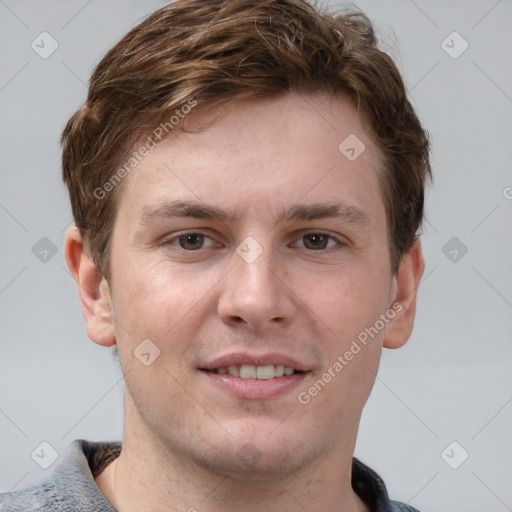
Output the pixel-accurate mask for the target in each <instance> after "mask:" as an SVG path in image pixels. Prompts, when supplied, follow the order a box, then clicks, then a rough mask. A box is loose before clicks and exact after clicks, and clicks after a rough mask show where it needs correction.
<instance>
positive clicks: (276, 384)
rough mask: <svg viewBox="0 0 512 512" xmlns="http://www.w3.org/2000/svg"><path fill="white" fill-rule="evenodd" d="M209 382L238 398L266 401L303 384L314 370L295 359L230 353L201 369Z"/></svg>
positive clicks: (282, 356)
mask: <svg viewBox="0 0 512 512" xmlns="http://www.w3.org/2000/svg"><path fill="white" fill-rule="evenodd" d="M199 370H200V371H201V373H202V374H203V375H204V376H205V377H206V378H208V383H209V385H211V384H213V385H214V387H215V389H217V390H221V391H223V392H224V393H225V392H227V393H228V395H231V396H234V397H236V398H242V399H251V400H265V399H270V398H275V397H278V396H281V395H284V394H286V393H289V392H290V391H291V390H293V389H294V388H296V387H297V386H299V385H300V384H301V383H303V382H304V379H305V378H306V376H307V375H308V374H310V373H311V369H310V368H308V367H307V366H305V365H303V364H302V363H299V362H298V361H296V360H295V359H293V358H290V357H287V356H284V355H279V354H266V355H261V356H255V355H249V354H247V353H245V354H230V355H226V356H223V357H220V358H217V359H216V360H214V361H211V362H209V363H207V364H205V365H203V366H202V367H200V368H199Z"/></svg>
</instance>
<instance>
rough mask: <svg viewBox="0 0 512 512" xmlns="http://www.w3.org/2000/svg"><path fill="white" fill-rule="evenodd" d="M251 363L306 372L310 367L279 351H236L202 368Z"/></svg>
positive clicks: (205, 364) (209, 362)
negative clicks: (250, 352)
mask: <svg viewBox="0 0 512 512" xmlns="http://www.w3.org/2000/svg"><path fill="white" fill-rule="evenodd" d="M242 364H250V365H253V366H266V365H270V364H273V365H283V366H289V367H291V368H293V369H295V370H298V371H301V372H306V371H309V368H308V367H307V366H305V365H304V364H302V363H300V362H299V361H297V360H296V359H294V358H293V357H291V356H287V355H286V354H279V353H277V352H273V353H266V354H249V353H247V352H234V353H231V354H225V355H223V356H220V357H217V358H216V359H213V360H211V361H208V362H206V363H204V364H202V365H201V367H200V369H201V370H215V369H217V368H222V367H227V366H231V365H242Z"/></svg>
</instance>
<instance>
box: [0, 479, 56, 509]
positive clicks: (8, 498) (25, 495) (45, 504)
mask: <svg viewBox="0 0 512 512" xmlns="http://www.w3.org/2000/svg"><path fill="white" fill-rule="evenodd" d="M58 501H59V498H58V496H57V493H56V491H55V485H54V482H52V481H44V482H42V483H41V484H39V485H35V486H33V487H29V488H27V489H23V490H21V491H14V492H7V493H2V494H0V510H1V511H2V512H31V511H36V510H37V511H50V510H61V509H60V508H57V507H56V503H57V502H58Z"/></svg>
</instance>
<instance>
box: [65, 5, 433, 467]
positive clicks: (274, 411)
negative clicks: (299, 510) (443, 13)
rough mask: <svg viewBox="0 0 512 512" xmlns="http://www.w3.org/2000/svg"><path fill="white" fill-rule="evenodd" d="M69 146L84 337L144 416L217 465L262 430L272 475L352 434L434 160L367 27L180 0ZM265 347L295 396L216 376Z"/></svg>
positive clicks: (415, 259) (282, 9)
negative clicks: (118, 371)
mask: <svg viewBox="0 0 512 512" xmlns="http://www.w3.org/2000/svg"><path fill="white" fill-rule="evenodd" d="M347 141H348V142H347ZM62 142H63V176H64V181H65V182H66V184H67V186H68V188H69V193H70V197H71V204H72V209H73V215H74V219H75V223H76V228H73V229H72V230H71V231H70V233H69V234H68V238H67V242H66V256H67V259H68V264H69V266H70V268H71V270H72V271H73V274H74V275H75V277H76V279H77V281H78V282H79V283H80V288H79V289H80V296H81V301H82V307H83V312H84V316H85V318H86V324H87V330H88V334H89V336H90V337H91V338H92V339H93V340H94V341H96V342H97V343H99V344H102V345H114V344H117V346H118V350H119V354H120V359H121V364H122V366H123V371H124V374H125V380H126V385H127V399H126V406H127V414H128V415H129V416H130V421H131V422H132V423H131V424H132V425H137V426H138V427H137V428H138V430H139V431H144V432H145V433H146V434H147V436H148V437H149V438H151V439H152V441H153V442H155V443H157V444H160V445H161V446H167V447H169V448H170V449H172V450H173V451H174V452H175V453H183V454H185V455H186V456H187V457H189V458H190V459H192V460H195V461H196V462H198V463H201V464H204V465H214V464H217V469H219V467H221V466H222V470H223V471H226V472H229V470H233V469H235V470H237V471H238V469H239V468H238V469H237V467H238V466H240V465H241V466H243V465H244V464H245V462H244V461H243V457H237V454H239V453H240V450H243V449H244V446H247V443H249V442H251V443H252V444H253V446H256V447H257V450H258V454H261V456H258V457H257V458H258V461H256V462H255V463H254V464H251V465H250V468H248V467H247V466H245V469H246V470H248V469H250V470H251V471H254V470H256V469H255V468H260V469H261V470H262V471H263V470H264V471H265V474H270V473H271V472H272V471H274V470H275V471H278V470H279V471H281V472H282V471H283V470H285V469H288V470H290V471H292V470H294V469H299V468H300V467H302V466H301V465H303V464H304V463H305V462H307V461H311V460H313V459H314V457H318V456H320V455H321V454H322V453H324V452H325V451H326V450H328V449H329V448H330V447H333V446H340V443H341V445H342V444H343V443H346V444H347V446H348V445H350V444H351V443H352V444H353V442H354V440H355V432H356V430H357V423H358V421H359V416H360V413H361V410H362V407H363V405H364V403H365V401H366V399H367V397H368V394H369V392H370V390H371V387H372V384H373V381H374V378H375V372H376V370H377V367H378V361H379V356H380V350H381V348H382V346H388V347H392V348H395V347H398V346H401V345H402V344H403V343H405V341H406V340H407V339H408V337H409V335H410V333H411V330H412V325H413V318H414V311H415V298H416V288H417V285H418V282H419V278H420V276H421V273H422V271H423V260H422V257H421V249H420V246H419V241H418V238H417V235H418V230H419V228H420V224H421V220H422V217H423V199H424V186H425V181H426V179H427V178H428V177H429V175H430V167H429V160H428V140H427V136H426V133H425V131H424V130H423V128H422V127H421V125H420V123H419V121H418V119H417V117H416V115H415V113H414V110H413V108H412V106H411V105H410V103H409V101H408V99H407V97H406V91H405V87H404V84H403V82H402V79H401V77H400V74H399V72H398V70H397V69H396V67H395V65H394V63H393V62H392V60H391V59H390V58H389V57H388V56H387V55H386V54H384V53H382V52H381V51H379V50H378V48H377V47H376V40H375V36H374V34H373V31H372V27H371V24H370V22H369V20H367V19H366V18H365V17H364V16H363V15H362V14H360V13H348V14H343V15H327V14H320V13H319V12H317V11H316V10H315V9H313V7H311V6H310V5H309V4H307V3H305V2H302V1H300V0H284V1H270V0H269V1H264V2H256V3H255V2H251V1H249V0H247V1H246V0H240V1H236V2H234V1H212V2H202V1H200V0H182V1H177V2H175V3H173V4H170V5H169V6H167V7H164V8H163V9H160V10H159V11H157V12H155V13H154V14H153V15H151V16H150V17H149V18H148V19H146V20H145V21H144V22H142V23H141V24H140V25H138V26H137V27H135V28H134V29H133V30H131V31H130V32H129V33H128V34H127V35H126V36H125V37H124V38H123V39H122V40H121V41H120V42H119V43H118V44H117V45H116V46H115V47H114V48H113V49H112V50H111V51H110V52H108V54H107V55H106V56H105V57H104V59H103V60H102V61H101V62H100V63H99V65H98V66H97V68H96V69H95V71H94V73H93V75H92V78H91V84H90V88H89V93H88V97H87V101H86V103H85V104H84V105H83V106H82V107H81V108H80V109H79V110H78V111H77V112H76V113H75V114H74V115H73V116H72V118H71V119H70V120H69V122H68V124H67V126H66V128H65V130H64V133H63V136H62ZM347 144H348V146H347ZM347 151H348V152H347ZM244 244H245V245H244ZM249 255H250V256H249ZM381 324H382V326H381ZM362 333H366V337H365V336H364V335H363V334H362ZM363 338H364V339H363ZM143 340H150V341H149V342H148V341H143ZM358 340H359V341H358ZM141 343H143V344H142V345H141ZM354 343H355V345H354ZM139 347H142V349H141V348H139ZM141 351H143V353H144V354H149V356H145V358H146V363H150V364H147V365H146V364H143V363H142V362H141V357H140V356H141V353H140V352H141ZM348 352H350V353H351V354H352V356H350V355H349V354H348ZM344 354H347V357H343V355H344ZM340 356H341V359H340V358H339V357H340ZM219 357H220V359H219ZM230 358H231V359H230ZM233 358H234V359H233ZM244 358H245V359H244ZM272 358H274V359H275V362H276V363H278V364H279V365H281V364H284V365H285V366H290V367H295V370H296V371H297V373H296V375H297V376H296V377H292V378H291V379H289V381H291V384H290V383H288V384H285V385H284V386H289V389H290V391H286V390H285V391H280V392H279V393H276V395H275V396H271V397H269V396H267V395H265V396H264V394H262V395H261V396H260V395H258V393H256V395H258V396H256V395H254V396H252V397H248V396H245V395H243V393H242V394H240V393H238V394H237V393H235V394H233V393H232V390H230V389H231V388H229V386H228V388H225V387H223V386H224V384H222V382H220V381H221V380H222V377H215V376H213V375H212V374H213V373H214V372H213V371H212V370H215V369H216V370H217V371H218V369H219V368H221V370H220V371H223V370H222V368H223V367H225V366H227V365H228V364H230V363H231V362H234V364H242V363H244V362H247V363H249V364H251V362H252V363H254V365H256V366H269V365H270V364H271V363H272V361H271V359H272ZM150 361H151V362H150ZM286 362H288V364H286ZM336 362H338V365H336ZM259 363H261V364H259ZM248 371H252V370H251V369H249V370H248ZM262 371H267V370H262ZM299 372H300V373H299ZM215 375H219V374H218V373H215ZM326 375H327V377H326ZM329 376H330V377H329ZM212 379H214V381H213V384H212ZM294 379H295V380H294ZM217 381H219V382H217ZM289 381H286V382H289ZM319 381H322V383H323V384H322V383H319ZM211 384H212V385H211ZM283 389H284V388H283ZM286 389H288V388H286ZM314 389H316V390H317V391H316V392H315V391H314ZM162 390H164V393H162V392H161V391H162ZM252 392H254V390H253V391H251V393H252ZM300 393H302V395H301V394H300ZM300 396H302V399H301V398H300ZM307 397H309V398H307ZM312 398H314V400H313V399H312ZM294 413H295V414H294ZM299 413H300V414H299ZM287 414H289V415H290V416H289V418H288V419H287V420H286V421H285V422H283V424H282V426H280V428H279V429H278V430H276V431H275V432H274V431H273V429H274V428H275V425H276V424H278V423H279V421H281V420H282V419H283V418H284V417H285V416H286V415H287ZM313 426H315V429H316V430H315V432H316V434H313V435H311V430H312V428H313ZM190 427H191V428H190ZM270 432H274V433H273V434H270ZM304 443H305V444H306V448H305V449H302V450H300V456H299V455H297V447H298V446H303V445H304ZM245 449H248V448H245ZM251 449H252V448H251ZM260 459H261V460H260ZM299 459H300V460H299ZM214 461H216V462H214ZM219 465H220V466H219ZM269 472H270V473H269Z"/></svg>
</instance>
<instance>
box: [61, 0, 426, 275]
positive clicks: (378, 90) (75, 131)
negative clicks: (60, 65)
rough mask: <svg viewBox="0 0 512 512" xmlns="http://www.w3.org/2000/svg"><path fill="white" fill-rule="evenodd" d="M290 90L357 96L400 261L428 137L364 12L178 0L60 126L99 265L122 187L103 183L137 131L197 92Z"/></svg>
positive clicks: (117, 53)
mask: <svg viewBox="0 0 512 512" xmlns="http://www.w3.org/2000/svg"><path fill="white" fill-rule="evenodd" d="M288 91H297V92H302V93H315V92H326V93H329V94H333V95H344V96H347V97H349V98H351V99H352V100H353V102H354V104H355V105H356V106H357V108H358V111H359V112H360V113H361V116H362V118H363V119H364V120H365V121H366V124H367V125H368V127H369V131H370V136H371V137H372V139H373V140H374V141H375V142H376V144H377V146H378V147H379V148H380V149H381V151H382V154H383V157H384V165H385V169H384V172H383V173H381V174H382V176H381V188H382V193H383V198H384V204H385V207H386V212H387V221H388V228H389V240H390V256H391V264H392V268H393V269H394V271H396V270H397V268H398V266H399V263H400V260H401V256H402V255H403V254H404V253H406V252H407V251H408V250H409V249H410V248H411V246H412V244H413V243H414V240H415V238H416V236H417V231H418V229H419V227H420V225H421V222H422V219H423V202H424V187H425V181H426V179H427V178H428V177H430V173H431V171H430V164H429V142H428V136H427V133H426V132H425V130H424V129H423V128H422V126H421V124H420V122H419V120H418V118H417V116H416V114H415V112H414V109H413V107H412V106H411V104H410V102H409V101H408V99H407V95H406V90H405V87H404V83H403V81H402V78H401V76H400V73H399V71H398V70H397V68H396V66H395V64H394V63H393V61H392V59H391V58H390V57H389V56H388V55H387V54H385V53H383V52H382V51H380V50H379V49H378V48H377V41H376V37H375V34H374V31H373V28H372V24H371V22H370V21H369V20H368V18H366V16H364V15H363V14H362V13H360V12H346V13H343V14H327V13H325V14H321V13H319V12H318V11H317V10H315V9H314V8H313V7H312V6H311V5H309V4H308V3H307V2H305V1H301V0H259V1H257V2H254V0H209V1H207V2H205V1H204V0H178V1H176V2H174V3H171V4H169V5H167V6H166V7H164V8H162V9H160V10H158V11H156V12H155V13H153V14H152V15H151V16H149V17H148V18H147V19H146V20H145V21H143V22H142V23H141V24H139V25H138V26H136V27H135V28H134V29H132V30H131V31H130V32H129V33H128V34H127V35H126V36H125V37H124V38H123V39H122V40H121V41H120V42H119V43H118V44H116V45H115V46H114V47H113V48H112V49H111V50H110V51H109V52H108V53H107V55H106V56H105V57H104V58H103V60H102V61H101V62H100V63H99V64H98V66H97V67H96V69H95V71H94V73H93V75H92V77H91V81H90V87H89V93H88V96H87V101H86V103H85V104H84V105H83V106H82V107H81V108H80V109H79V110H78V111H77V112H76V113H75V114H74V115H73V116H72V117H71V119H70V120H69V121H68V123H67V125H66V127H65V129H64V132H63V134H62V144H63V155H62V165H63V179H64V181H65V183H66V184H67V186H68V189H69V194H70V198H71V205H72V209H73V216H74V219H75V223H76V225H77V227H78V228H79V229H80V231H81V233H82V236H83V238H84V241H85V244H86V246H87V247H88V250H89V252H90V254H91V257H92V259H93V261H94V262H95V264H96V265H97V267H98V269H99V270H100V272H101V273H102V274H103V275H105V276H106V277H107V279H108V278H109V274H110V262H109V253H110V239H111V234H112V228H113V225H114V220H115V213H116V197H117V195H118V193H119V189H120V188H121V187H109V188H112V190H111V191H110V190H109V193H108V194H105V197H101V198H98V193H97V192H95V191H97V190H99V189H102V187H103V186H104V184H105V183H106V182H107V181H108V180H109V179H110V178H111V177H112V176H114V175H115V172H116V170H117V169H119V166H120V165H122V163H123V161H126V159H127V158H129V155H128V152H129V151H130V149H131V148H132V146H133V144H134V142H135V141H136V140H137V139H139V138H140V137H141V136H144V134H147V133H148V132H149V130H151V129H153V128H154V127H155V126H156V125H158V123H160V122H162V120H164V119H165V118H168V117H169V115H171V114H172V113H173V112H174V111H175V110H176V109H177V108H180V107H182V106H183V105H185V104H186V102H187V101H190V100H191V99H192V98H193V99H194V101H197V102H198V104H199V105H200V104H201V103H204V102H207V101H208V102H211V101H217V102H220V101H223V100H225V99H226V98H229V99H230V100H236V101H239V100H240V101H243V100H249V99H258V98H267V97H272V96H278V95H280V94H284V93H286V92H288ZM340 142H341V141H340ZM102 190H103V189H102Z"/></svg>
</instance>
